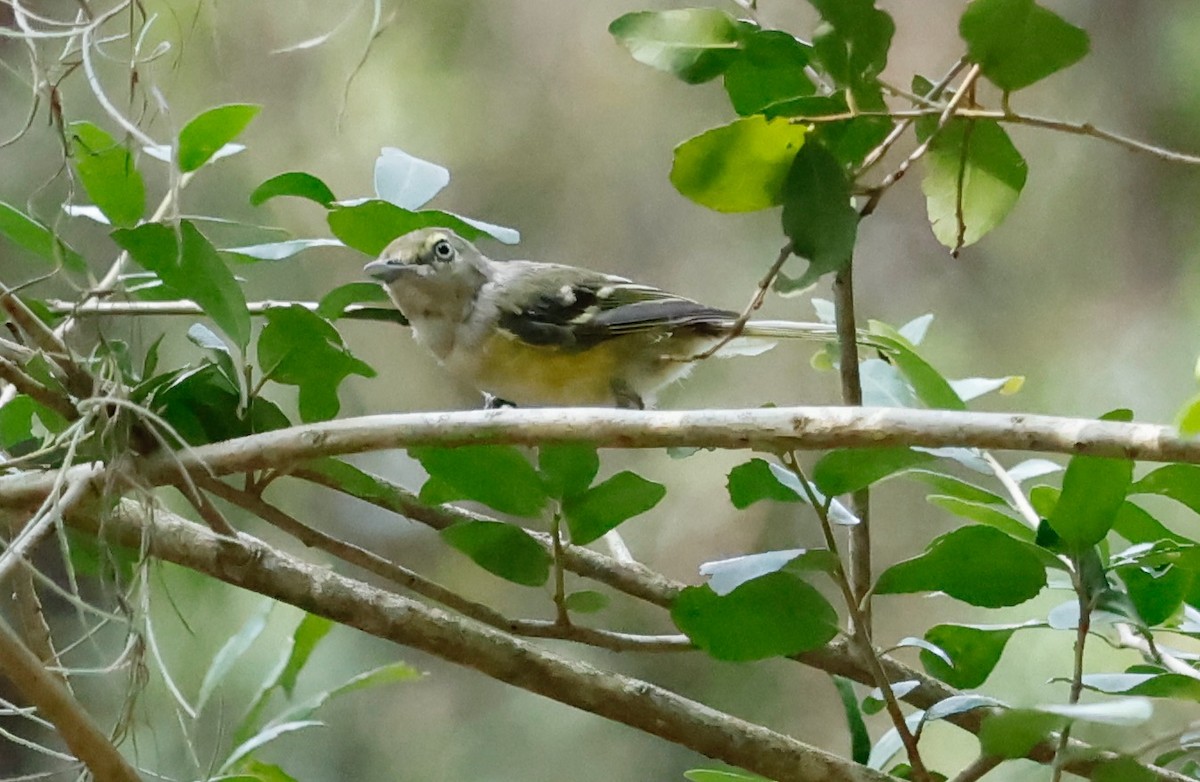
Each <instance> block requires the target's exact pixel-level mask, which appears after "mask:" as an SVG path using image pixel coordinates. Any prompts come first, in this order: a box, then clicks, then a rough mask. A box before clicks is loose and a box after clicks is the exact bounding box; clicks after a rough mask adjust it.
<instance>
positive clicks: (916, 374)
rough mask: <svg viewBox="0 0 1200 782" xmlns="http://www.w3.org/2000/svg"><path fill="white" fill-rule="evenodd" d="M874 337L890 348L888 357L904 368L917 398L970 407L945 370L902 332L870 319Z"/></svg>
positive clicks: (938, 407) (949, 406)
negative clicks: (923, 355) (943, 371)
mask: <svg viewBox="0 0 1200 782" xmlns="http://www.w3.org/2000/svg"><path fill="white" fill-rule="evenodd" d="M870 332H871V338H872V340H873V341H874V342H877V343H878V345H879V346H880V347H881V348H883V349H884V350H886V351H887V355H888V359H889V360H891V362H892V363H893V364H894V365H895V366H896V367H897V368H898V369H899V370H900V372H901V373H902V374H903V375H904V377H905V379H906V380H908V382H909V384H910V385H911V386H912V389H913V391H914V392H915V393H916V395H917V398H919V399H920V400H921V401H922V402H924V403H925V404H926V405H927V406H928V407H931V408H933V409H935V410H966V409H967V405H966V403H965V402H963V400H962V398H961V397H959V395H958V392H956V391H955V390H954V386H952V385H950V381H948V380H947V379H946V378H945V377H944V376H943V375H942V373H941V372H938V371H937V369H935V368H934V366H933V365H932V364H930V363H929V362H928V361H926V360H925V359H924V358H923V357H922V356H921V354H920V353H918V352H917V348H916V346H915V345H913V344H912V343H911V342H909V341H908V340H907V339H905V338H904V337H903V336H902V335H901V334H900V332H898V331H896V330H895V329H894V328H892V327H891V326H889V325H887V324H886V323H882V322H880V321H876V320H872V321H871V322H870Z"/></svg>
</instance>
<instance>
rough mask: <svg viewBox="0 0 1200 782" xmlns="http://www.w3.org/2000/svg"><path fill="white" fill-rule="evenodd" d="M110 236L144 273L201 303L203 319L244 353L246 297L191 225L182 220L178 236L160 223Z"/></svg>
mask: <svg viewBox="0 0 1200 782" xmlns="http://www.w3.org/2000/svg"><path fill="white" fill-rule="evenodd" d="M112 237H113V240H114V241H116V243H117V244H119V245H120V246H121V247H122V248H124V249H125V250H128V251H129V254H130V255H131V256H133V259H134V260H135V261H137V262H138V263H139V264H140V265H141V266H142V267H143V268H146V269H149V270H150V271H152V272H154V273H155V274H157V275H158V277H159V279H161V280H162V281H163V282H164V283H165V284H166V285H168V286H169V287H171V288H173V289H174V290H175V291H177V292H179V294H181V295H182V296H185V297H187V298H189V299H191V300H192V301H194V302H196V303H197V304H199V305H200V308H201V309H202V310H204V314H206V315H208V317H210V318H212V319H213V322H214V323H216V324H217V327H218V328H220V329H221V330H222V331H224V332H225V334H226V335H228V336H229V338H230V339H231V340H233V343H234V344H235V345H236V346H237V347H238V348H239V349H240V350H245V348H246V343H248V342H249V341H250V312H249V310H248V309H247V308H246V296H245V294H243V293H242V287H241V286H240V285H239V284H238V282H237V280H236V279H234V276H233V273H232V272H230V271H229V267H227V266H226V265H225V262H224V261H223V260H221V256H220V255H219V254H218V253H217V250H216V248H215V247H213V246H212V244H211V243H209V241H208V239H206V238H204V235H203V234H201V233H200V231H199V230H197V229H196V227H195V226H194V225H192V223H191V221H188V220H184V221H182V222H181V223H180V224H179V232H178V233H176V232H175V231H173V230H172V229H171V228H169V227H168V226H166V225H163V224H161V223H146V224H144V225H140V226H138V227H137V228H119V229H117V230H115V231H113V232H112Z"/></svg>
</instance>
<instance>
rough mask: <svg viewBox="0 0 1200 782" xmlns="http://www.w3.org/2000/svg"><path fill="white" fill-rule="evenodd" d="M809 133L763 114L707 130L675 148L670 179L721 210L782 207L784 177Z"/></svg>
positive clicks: (685, 192)
mask: <svg viewBox="0 0 1200 782" xmlns="http://www.w3.org/2000/svg"><path fill="white" fill-rule="evenodd" d="M806 132H807V130H806V129H805V127H804V126H803V125H793V124H791V123H790V122H788V121H787V120H782V119H778V120H768V119H767V118H765V117H763V116H761V115H755V116H752V117H745V118H743V119H739V120H735V121H733V122H731V123H730V124H728V125H722V126H721V127H719V128H713V129H712V130H706V131H705V132H703V133H701V134H700V135H698V136H694V137H692V138H690V139H688V140H687V141H685V142H683V143H682V144H680V145H679V146H678V147H676V148H675V160H674V162H673V164H672V165H671V184H673V185H675V189H676V190H678V191H679V192H680V193H682V194H683V195H685V196H687V197H688V198H690V199H691V200H693V201H695V202H696V203H698V204H700V205H701V206H706V207H708V208H709V209H715V210H716V211H718V212H753V211H756V210H758V209H767V208H770V207H772V206H778V205H779V204H781V203H784V182H785V181H786V180H787V178H788V171H789V170H790V169H791V167H792V162H793V161H794V160H795V159H796V157H797V152H799V151H800V150H801V149H802V148H803V147H804V134H805V133H806ZM839 173H840V171H839ZM846 205H847V206H849V192H848V191H847V198H846Z"/></svg>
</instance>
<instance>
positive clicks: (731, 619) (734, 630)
mask: <svg viewBox="0 0 1200 782" xmlns="http://www.w3.org/2000/svg"><path fill="white" fill-rule="evenodd" d="M671 618H672V619H673V620H674V621H675V624H676V626H677V627H679V629H680V630H682V631H683V632H684V633H685V634H686V635H687V636H688V638H690V639H692V641H693V642H694V643H695V644H696V645H697V646H699V647H700V648H701V649H703V650H704V651H706V652H708V653H709V654H710V655H712V656H713V657H715V658H717V659H718V660H760V659H763V658H767V657H776V656H783V655H791V654H797V653H799V652H803V651H807V650H809V649H816V648H819V647H821V646H823V645H825V644H826V643H828V642H829V641H830V640H831V639H832V638H833V637H834V636H835V635H837V632H838V617H837V612H836V611H834V610H833V606H831V605H829V602H828V601H827V600H825V598H824V597H822V596H821V593H820V592H818V591H817V590H815V589H813V588H812V587H811V586H810V585H809V584H807V583H805V582H804V581H803V580H802V579H800V578H798V577H796V576H794V575H792V574H790V573H786V572H777V573H771V574H769V575H766V576H762V577H761V578H756V579H754V580H753V581H747V582H746V583H744V584H742V585H741V586H739V587H738V588H737V589H735V590H733V591H732V592H730V593H729V594H727V595H723V596H722V595H717V594H716V593H715V592H713V591H712V589H710V588H709V587H707V586H701V587H687V588H686V589H684V590H683V591H682V592H680V593H679V596H678V597H677V598H676V599H675V603H674V604H673V605H672V606H671Z"/></svg>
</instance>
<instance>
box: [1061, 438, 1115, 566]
mask: <svg viewBox="0 0 1200 782" xmlns="http://www.w3.org/2000/svg"><path fill="white" fill-rule="evenodd" d="M1132 478H1133V462H1132V461H1130V460H1128V459H1106V458H1102V457H1099V456H1074V457H1072V458H1071V461H1070V463H1069V464H1067V471H1066V473H1065V474H1064V475H1063V480H1062V494H1061V495H1059V498H1058V502H1057V503H1056V504H1055V506H1054V512H1053V513H1051V514H1050V516H1049V517H1048V518H1047V522H1049V524H1050V527H1051V528H1052V529H1053V530H1054V531H1055V532H1056V533H1058V535H1059V537H1061V538H1062V539H1063V540H1064V541H1066V543H1067V544H1068V545H1071V546H1075V547H1077V548H1084V547H1087V546H1094V545H1096V544H1097V543H1099V542H1100V541H1102V540H1104V538H1105V536H1106V535H1108V531H1109V530H1110V529H1112V527H1113V524H1114V523H1115V522H1116V517H1117V512H1118V511H1119V510H1120V509H1121V505H1122V504H1123V503H1124V502H1125V495H1126V493H1127V492H1128V491H1129V488H1130V481H1131V480H1132Z"/></svg>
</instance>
